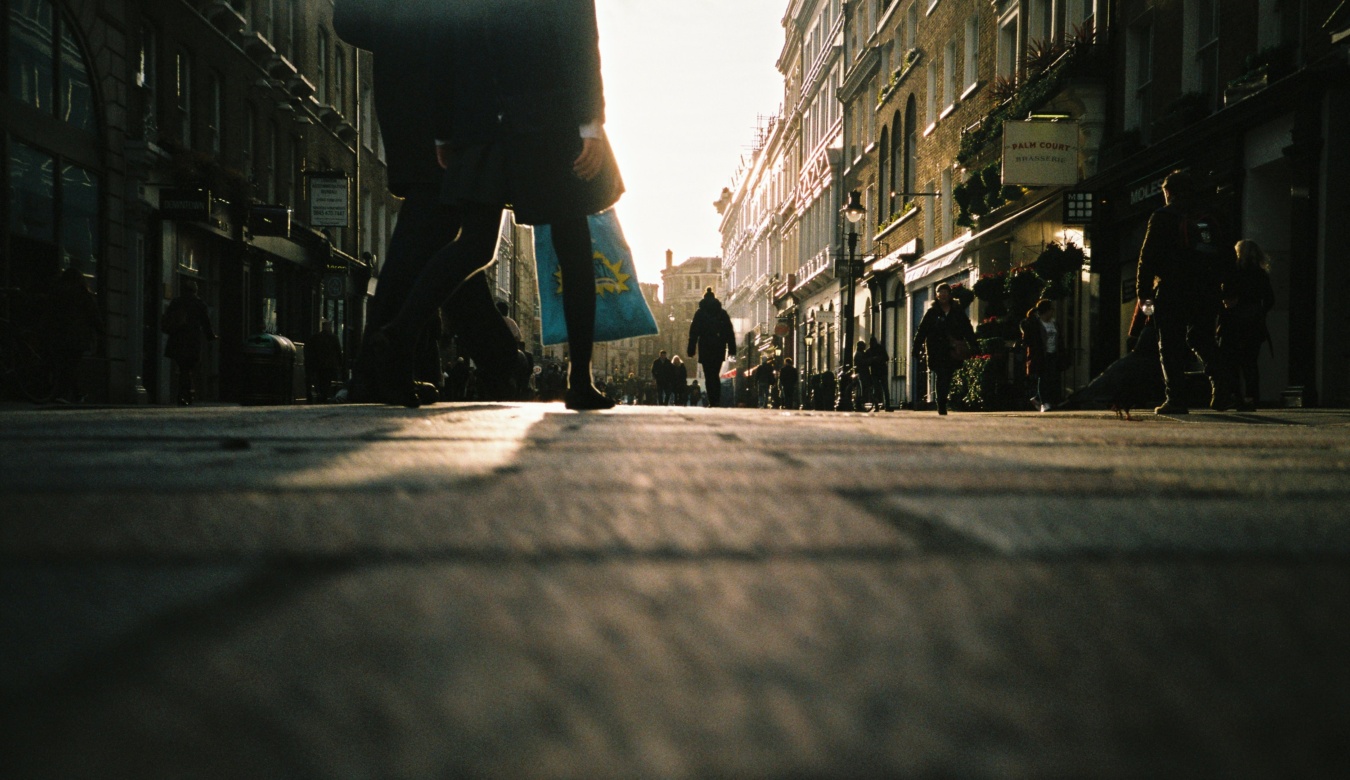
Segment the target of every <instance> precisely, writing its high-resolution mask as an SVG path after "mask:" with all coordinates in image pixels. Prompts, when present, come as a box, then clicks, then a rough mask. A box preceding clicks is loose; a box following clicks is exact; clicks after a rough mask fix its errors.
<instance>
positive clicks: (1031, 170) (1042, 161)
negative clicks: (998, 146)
mask: <svg viewBox="0 0 1350 780" xmlns="http://www.w3.org/2000/svg"><path fill="white" fill-rule="evenodd" d="M1003 183H1004V184H1015V185H1019V186H1022V187H1039V186H1059V187H1063V186H1068V185H1072V184H1077V183H1078V123H1077V122H1069V121H1064V120H1058V121H1053V122H1047V121H1029V122H1004V123H1003Z"/></svg>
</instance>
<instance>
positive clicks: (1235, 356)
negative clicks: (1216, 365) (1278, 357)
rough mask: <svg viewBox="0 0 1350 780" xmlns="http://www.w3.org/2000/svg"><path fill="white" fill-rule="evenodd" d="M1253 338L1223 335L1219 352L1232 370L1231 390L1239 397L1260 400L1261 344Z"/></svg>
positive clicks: (1254, 400) (1253, 400)
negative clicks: (1236, 337) (1235, 337)
mask: <svg viewBox="0 0 1350 780" xmlns="http://www.w3.org/2000/svg"><path fill="white" fill-rule="evenodd" d="M1263 343H1264V342H1261V341H1257V340H1255V339H1242V340H1239V339H1234V338H1229V337H1224V340H1223V347H1222V349H1221V350H1220V353H1221V354H1222V355H1223V356H1224V359H1225V360H1226V361H1227V362H1228V365H1229V367H1230V368H1231V369H1232V372H1233V390H1234V392H1236V393H1238V397H1239V398H1240V399H1250V400H1251V401H1252V402H1253V403H1255V402H1257V401H1260V400H1261V345H1262V344H1263Z"/></svg>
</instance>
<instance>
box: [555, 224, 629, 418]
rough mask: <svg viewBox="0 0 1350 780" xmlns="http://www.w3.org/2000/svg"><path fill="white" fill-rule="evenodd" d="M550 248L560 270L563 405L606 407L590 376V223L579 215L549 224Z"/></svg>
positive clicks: (592, 342) (592, 343) (592, 325)
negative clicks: (565, 360)
mask: <svg viewBox="0 0 1350 780" xmlns="http://www.w3.org/2000/svg"><path fill="white" fill-rule="evenodd" d="M551 227H552V233H553V250H554V251H555V252H557V253H558V267H559V270H560V271H561V273H562V296H563V319H564V320H565V321H566V322H567V351H568V355H569V356H570V359H571V363H570V365H569V366H568V369H567V397H566V401H565V403H566V405H567V407H568V408H569V409H610V408H613V406H614V402H613V401H611V400H609V399H607V398H605V397H604V396H603V395H601V393H600V391H599V390H597V389H596V388H595V385H594V384H593V383H592V380H591V355H592V353H593V351H594V348H595V260H594V255H593V254H592V250H591V226H590V223H589V222H587V221H586V218H585V217H584V216H583V217H574V218H571V219H566V220H560V221H558V222H554V223H553V224H552V225H551Z"/></svg>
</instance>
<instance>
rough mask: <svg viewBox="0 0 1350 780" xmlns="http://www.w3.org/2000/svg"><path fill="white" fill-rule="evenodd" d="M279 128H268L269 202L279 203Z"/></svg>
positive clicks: (274, 126) (273, 126) (272, 126)
mask: <svg viewBox="0 0 1350 780" xmlns="http://www.w3.org/2000/svg"><path fill="white" fill-rule="evenodd" d="M277 170H278V168H277V126H276V125H274V124H269V125H268V126H267V202H268V203H271V204H275V203H276V202H277Z"/></svg>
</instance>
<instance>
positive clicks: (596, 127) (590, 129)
mask: <svg viewBox="0 0 1350 780" xmlns="http://www.w3.org/2000/svg"><path fill="white" fill-rule="evenodd" d="M604 135H605V127H604V125H602V124H600V123H599V122H590V123H588V124H584V125H582V126H581V137H582V138H603V137H604Z"/></svg>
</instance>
